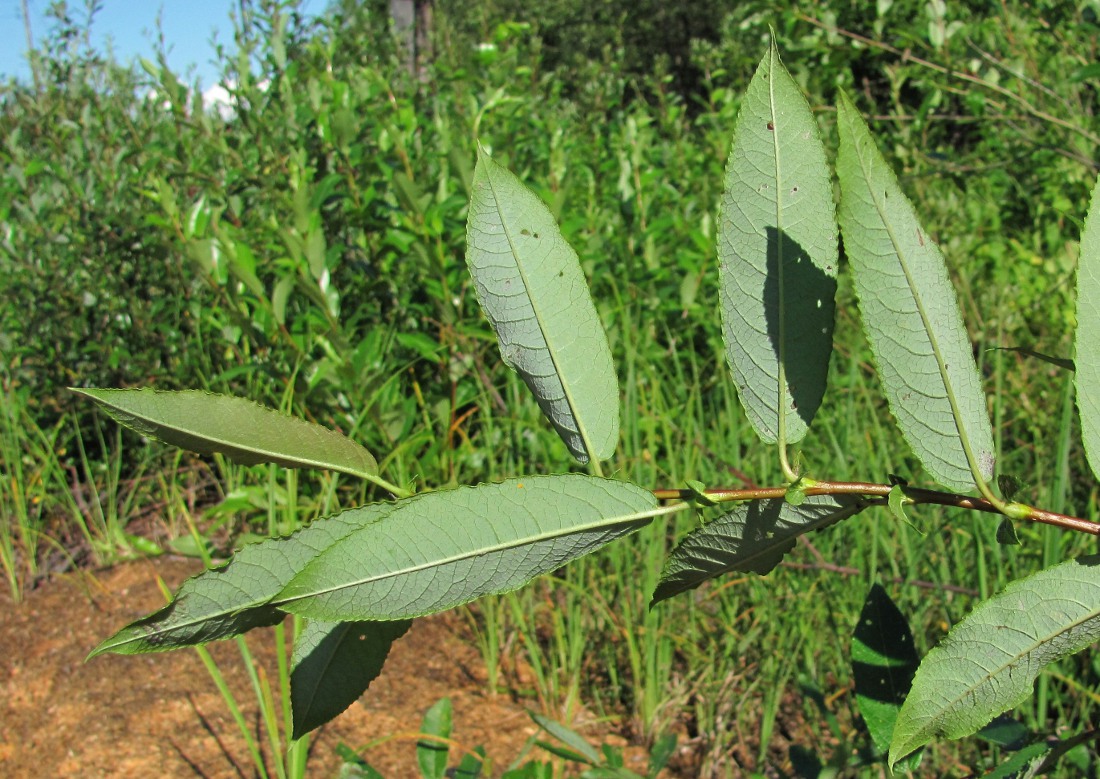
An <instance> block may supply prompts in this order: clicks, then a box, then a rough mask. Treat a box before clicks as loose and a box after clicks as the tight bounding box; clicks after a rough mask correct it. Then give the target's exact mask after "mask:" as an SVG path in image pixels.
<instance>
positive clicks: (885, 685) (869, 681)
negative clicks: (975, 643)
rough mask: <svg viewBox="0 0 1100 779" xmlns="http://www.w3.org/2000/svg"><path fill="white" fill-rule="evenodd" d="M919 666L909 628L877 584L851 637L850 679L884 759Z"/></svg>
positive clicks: (864, 603)
mask: <svg viewBox="0 0 1100 779" xmlns="http://www.w3.org/2000/svg"><path fill="white" fill-rule="evenodd" d="M919 664H920V657H919V656H918V655H917V650H916V648H915V646H914V645H913V634H912V633H910V632H909V624H908V622H906V620H905V617H904V616H903V615H902V613H901V612H900V611H899V610H898V607H897V606H896V605H894V602H893V601H892V600H891V599H890V596H889V595H888V594H887V593H886V590H884V589H883V588H882V586H881V585H878V584H875V585H874V586H872V587H871V591H870V592H869V593H868V594H867V599H866V600H865V601H864V602H863V610H862V611H861V612H860V615H859V623H858V624H857V625H856V629H855V632H854V633H853V634H852V677H853V678H854V679H855V684H856V705H857V706H859V713H860V714H861V715H863V721H864V722H865V723H866V724H867V730H869V731H870V732H871V738H872V740H873V741H874V742H875V746H876V747H878V749H879V750H880V751H881V752H883V753H885V752H886V751H887V750H888V749H889V748H890V737H891V736H892V735H893V734H894V722H895V720H896V719H897V716H898V711H899V710H900V709H901V705H902V703H903V702H904V701H905V696H906V694H908V692H909V687H910V686H911V685H912V683H913V674H914V673H916V670H917V666H918V665H919Z"/></svg>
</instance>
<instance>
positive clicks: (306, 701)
mask: <svg viewBox="0 0 1100 779" xmlns="http://www.w3.org/2000/svg"><path fill="white" fill-rule="evenodd" d="M410 625H412V621H411V620H400V621H397V622H338V623H332V622H309V623H308V624H306V626H305V629H304V630H302V632H301V633H299V634H298V636H297V638H296V639H295V641H294V656H293V658H292V659H291V664H292V668H293V670H292V671H291V673H290V702H291V710H292V712H293V717H294V734H293V736H294V738H301V737H302V736H304V735H305V734H306V733H308V732H309V731H311V730H313V729H314V728H319V727H320V726H321V725H324V724H325V723H326V722H328V721H329V720H331V719H332V718H334V717H335V716H336V715H338V714H340V713H341V712H342V711H344V709H346V708H347V707H348V706H350V705H351V704H353V703H354V702H355V701H356V700H358V698H359V696H360V695H362V694H363V692H364V690H366V689H367V687H369V686H370V683H371V682H373V681H374V680H375V678H376V677H377V676H378V674H380V673H381V672H382V664H383V663H384V662H385V661H386V655H388V654H389V652H390V646H391V645H392V644H393V642H394V641H396V640H397V639H399V638H401V636H403V635H405V633H406V631H408V629H409V626H410Z"/></svg>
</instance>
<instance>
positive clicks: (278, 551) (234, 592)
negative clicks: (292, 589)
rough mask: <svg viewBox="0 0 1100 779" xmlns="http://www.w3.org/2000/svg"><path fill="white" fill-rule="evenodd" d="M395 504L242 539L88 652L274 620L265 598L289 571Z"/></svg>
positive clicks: (186, 639)
mask: <svg viewBox="0 0 1100 779" xmlns="http://www.w3.org/2000/svg"><path fill="white" fill-rule="evenodd" d="M395 505H396V504H393V503H375V504H372V505H370V506H365V507H363V508H358V509H353V510H351V511H345V512H343V513H341V514H337V515H335V516H333V517H329V518H327V519H319V520H317V521H316V522H314V523H313V524H312V525H310V526H309V527H306V528H303V529H302V530H299V531H298V532H297V533H294V534H293V535H291V536H288V537H286V538H271V539H267V540H264V541H260V542H259V543H255V544H248V545H246V546H244V547H242V548H241V550H240V551H239V552H237V554H236V555H234V556H233V559H232V560H230V561H229V562H228V563H226V564H225V565H223V566H221V567H220V568H214V569H211V570H209V571H203V572H202V573H200V574H199V575H197V576H194V577H192V578H190V579H188V580H187V581H185V582H184V583H183V584H182V585H180V588H179V590H178V591H177V592H176V595H175V597H173V599H172V602H171V603H169V604H168V605H167V606H165V607H164V608H163V609H160V610H159V611H157V612H155V613H153V614H151V615H149V616H147V617H143V618H142V619H139V620H137V621H136V622H133V623H131V624H129V625H127V626H126V627H124V628H123V629H122V630H120V631H119V632H118V633H116V634H115V635H113V636H111V637H110V638H109V639H107V640H106V641H104V642H103V643H102V644H100V645H99V646H98V647H96V649H95V651H94V652H92V654H91V655H90V657H94V656H95V655H97V654H101V653H103V652H114V653H116V654H138V653H143V652H159V651H166V650H169V649H177V648H179V647H181V646H190V645H193V644H204V643H206V642H208V641H215V640H217V639H222V638H229V637H231V636H235V635H239V634H241V633H244V632H247V631H249V630H251V629H252V628H255V627H263V626H266V625H275V624H278V623H279V622H280V621H282V619H283V617H285V616H286V615H285V613H284V612H282V611H279V610H278V609H276V608H274V607H272V606H269V605H267V604H268V602H269V601H270V600H271V599H272V598H273V597H275V595H276V594H278V593H279V592H280V591H281V590H282V589H283V587H285V586H286V585H287V584H288V583H289V582H290V580H291V579H292V578H294V574H295V573H297V572H298V571H299V570H300V569H301V568H302V567H304V566H305V564H306V563H307V562H309V560H311V559H312V558H313V557H314V556H315V555H316V554H317V552H318V551H319V550H321V549H325V548H327V547H329V546H331V545H332V543H334V542H335V541H337V540H339V539H340V538H343V537H344V536H346V535H348V534H349V533H351V532H353V531H354V530H355V529H357V528H359V527H361V526H363V525H365V524H369V523H371V522H376V521H377V520H379V519H380V518H381V517H383V516H385V515H387V514H388V513H389V512H390V511H392V510H393V508H394V506H395Z"/></svg>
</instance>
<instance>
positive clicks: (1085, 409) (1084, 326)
mask: <svg viewBox="0 0 1100 779" xmlns="http://www.w3.org/2000/svg"><path fill="white" fill-rule="evenodd" d="M1075 351H1076V354H1075V356H1074V362H1075V364H1076V366H1077V373H1076V375H1075V378H1074V380H1075V381H1076V382H1077V409H1078V412H1079V413H1080V414H1081V438H1082V440H1083V441H1084V443H1085V455H1086V456H1087V458H1088V461H1089V466H1090V467H1091V468H1092V472H1093V474H1094V475H1096V476H1097V477H1098V478H1100V180H1098V181H1097V184H1096V187H1095V188H1094V189H1093V191H1092V202H1091V204H1090V205H1089V213H1088V216H1087V217H1085V229H1084V232H1083V233H1082V234H1081V256H1080V258H1079V259H1078V260H1077V334H1076V336H1075Z"/></svg>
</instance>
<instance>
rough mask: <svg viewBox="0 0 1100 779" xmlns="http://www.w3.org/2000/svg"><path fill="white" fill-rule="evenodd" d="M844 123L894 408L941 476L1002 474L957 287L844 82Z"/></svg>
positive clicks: (850, 208)
mask: <svg viewBox="0 0 1100 779" xmlns="http://www.w3.org/2000/svg"><path fill="white" fill-rule="evenodd" d="M837 124H838V130H839V134H840V152H839V155H838V159H837V176H838V178H839V179H840V188H841V192H842V194H841V199H840V227H841V232H842V234H843V236H844V249H845V252H846V254H847V256H848V260H849V262H850V263H851V267H852V278H853V281H854V284H855V290H856V294H857V296H858V298H859V307H860V312H861V314H862V317H863V327H864V330H866V332H867V338H868V340H869V341H870V344H871V350H872V352H873V354H874V357H875V362H876V363H877V365H878V370H879V375H880V377H881V378H882V385H883V389H884V391H885V393H886V398H887V400H888V401H889V403H890V410H891V411H892V412H893V413H894V417H895V418H896V419H897V421H898V426H899V427H900V428H901V432H902V435H904V436H905V440H906V441H907V442H908V443H909V446H910V448H912V450H913V452H914V454H916V455H917V458H918V459H919V460H920V461H921V463H922V464H923V465H924V467H925V468H926V469H927V470H928V472H929V473H930V474H931V475H932V477H933V478H935V479H936V480H937V481H939V482H940V483H941V484H944V485H947V486H948V487H950V488H952V489H955V490H960V491H965V490H970V489H972V488H973V486H974V483H975V473H976V474H977V475H979V476H980V477H981V478H982V479H983V480H986V481H988V480H989V479H990V478H991V477H992V476H993V464H994V454H993V452H994V449H993V433H992V430H991V428H990V424H989V415H988V413H987V411H986V402H985V397H984V396H983V394H982V385H981V380H980V379H979V377H978V370H977V366H976V365H975V364H974V356H973V351H972V348H971V345H970V343H969V341H968V339H967V333H966V328H965V327H964V326H963V321H962V314H961V312H960V311H959V303H958V298H957V297H956V295H955V288H954V286H953V285H952V284H951V279H950V278H949V277H948V274H947V266H946V264H945V263H944V259H943V255H942V254H941V253H940V250H939V249H938V248H937V247H936V244H935V243H934V242H933V241H932V239H931V237H930V236H929V235H928V233H927V232H926V231H925V230H924V228H922V227H921V225H920V222H919V221H918V220H917V216H916V213H915V212H914V211H913V207H912V205H911V204H910V203H909V200H908V199H907V198H906V197H905V195H904V194H903V193H902V191H901V188H900V187H899V186H898V182H897V179H896V178H895V177H894V173H893V171H891V170H890V168H889V166H888V165H887V164H886V161H885V160H884V159H883V158H882V155H881V154H880V153H879V151H878V149H877V148H876V147H875V142H874V140H873V139H872V138H871V135H870V133H869V132H868V130H867V125H866V124H865V123H864V121H863V118H862V117H861V116H860V115H859V112H858V111H857V110H856V108H855V106H853V105H852V103H851V101H850V100H849V99H848V97H847V96H846V95H845V94H844V93H843V92H841V93H840V100H839V105H838V114H837ZM968 452H969V454H970V457H968ZM971 462H973V463H974V469H973V470H972V469H971V465H970V463H971Z"/></svg>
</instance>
